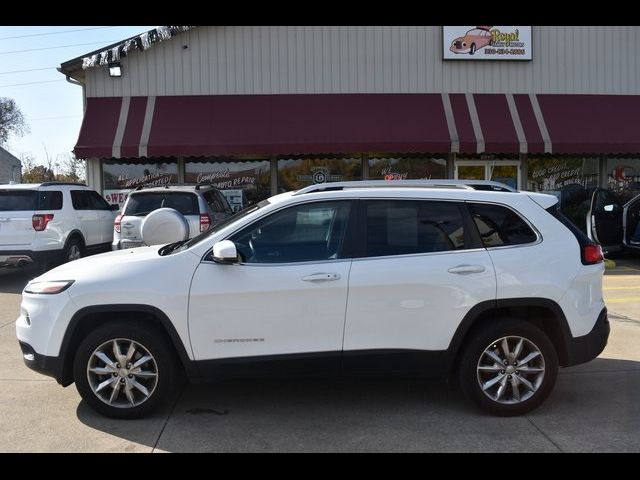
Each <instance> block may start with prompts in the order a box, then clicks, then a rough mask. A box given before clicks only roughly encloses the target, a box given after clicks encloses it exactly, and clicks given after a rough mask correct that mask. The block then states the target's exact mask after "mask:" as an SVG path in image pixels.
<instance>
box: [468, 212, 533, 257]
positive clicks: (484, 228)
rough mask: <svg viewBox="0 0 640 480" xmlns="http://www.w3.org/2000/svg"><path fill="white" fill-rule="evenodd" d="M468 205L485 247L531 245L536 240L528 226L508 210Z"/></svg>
mask: <svg viewBox="0 0 640 480" xmlns="http://www.w3.org/2000/svg"><path fill="white" fill-rule="evenodd" d="M468 205H469V211H470V212H471V215H472V216H473V220H474V221H475V223H476V226H477V227H478V231H479V233H480V238H481V239H482V243H483V244H484V246H485V247H499V246H503V245H522V244H525V243H533V242H535V241H536V240H537V238H538V237H537V236H536V234H535V233H534V232H533V230H531V228H530V227H529V225H527V223H526V222H525V221H524V220H523V219H522V218H520V216H519V215H518V214H517V213H515V212H514V211H513V210H511V209H510V208H507V207H501V206H500V205H487V204H482V203H469V204H468Z"/></svg>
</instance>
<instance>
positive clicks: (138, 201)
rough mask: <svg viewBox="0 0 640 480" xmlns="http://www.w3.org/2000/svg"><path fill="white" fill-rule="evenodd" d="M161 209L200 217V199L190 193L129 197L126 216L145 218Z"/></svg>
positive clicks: (142, 194) (135, 195)
mask: <svg viewBox="0 0 640 480" xmlns="http://www.w3.org/2000/svg"><path fill="white" fill-rule="evenodd" d="M159 208H173V209H175V210H177V211H179V212H180V213H181V214H183V215H200V209H199V208H198V197H197V196H196V195H195V194H193V193H188V192H184V193H183V192H148V193H136V194H131V195H129V200H128V202H127V207H126V209H125V212H124V214H125V215H133V216H144V215H148V214H149V213H151V212H153V211H154V210H157V209H159Z"/></svg>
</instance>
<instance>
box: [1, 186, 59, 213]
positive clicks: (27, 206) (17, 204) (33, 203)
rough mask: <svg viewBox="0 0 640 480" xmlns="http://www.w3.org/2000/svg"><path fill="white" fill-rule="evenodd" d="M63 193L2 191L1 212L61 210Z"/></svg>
mask: <svg viewBox="0 0 640 480" xmlns="http://www.w3.org/2000/svg"><path fill="white" fill-rule="evenodd" d="M61 208H62V192H60V191H40V192H38V191H36V190H0V212H23V211H29V210H60V209H61Z"/></svg>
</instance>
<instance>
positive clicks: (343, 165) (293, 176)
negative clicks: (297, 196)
mask: <svg viewBox="0 0 640 480" xmlns="http://www.w3.org/2000/svg"><path fill="white" fill-rule="evenodd" d="M361 179H362V162H361V160H360V159H359V158H286V159H284V158H283V159H280V160H278V190H279V191H280V192H288V191H291V190H298V189H300V188H304V187H308V186H309V185H315V184H318V183H328V182H347V181H351V180H361Z"/></svg>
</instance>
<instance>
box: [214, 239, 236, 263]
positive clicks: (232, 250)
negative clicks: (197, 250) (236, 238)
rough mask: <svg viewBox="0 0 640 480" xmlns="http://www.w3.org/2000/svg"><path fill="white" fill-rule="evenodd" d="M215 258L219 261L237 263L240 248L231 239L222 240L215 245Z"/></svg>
mask: <svg viewBox="0 0 640 480" xmlns="http://www.w3.org/2000/svg"><path fill="white" fill-rule="evenodd" d="M213 260H214V261H215V262H219V263H236V262H237V261H238V249H237V248H236V244H235V243H233V242H232V241H231V240H222V241H221V242H218V243H216V244H214V245H213Z"/></svg>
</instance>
